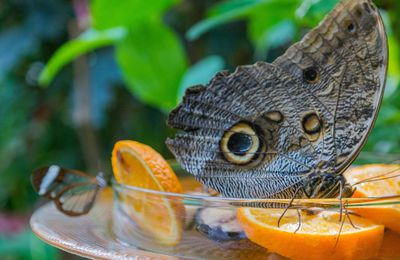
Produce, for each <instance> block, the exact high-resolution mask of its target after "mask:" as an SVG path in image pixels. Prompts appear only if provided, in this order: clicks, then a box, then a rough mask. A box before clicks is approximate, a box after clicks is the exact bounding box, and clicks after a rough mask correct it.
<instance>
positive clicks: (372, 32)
mask: <svg viewBox="0 0 400 260" xmlns="http://www.w3.org/2000/svg"><path fill="white" fill-rule="evenodd" d="M386 69H387V42H386V35H385V32H384V27H383V23H382V20H381V17H380V15H379V12H378V10H377V9H376V7H375V6H374V4H373V3H372V2H371V1H369V0H354V1H350V0H345V1H343V2H341V3H340V4H339V5H338V6H337V7H336V8H335V9H334V10H333V11H332V12H331V13H330V14H329V15H328V16H327V17H326V18H325V19H324V21H322V22H321V24H320V25H319V26H318V27H317V28H315V29H314V30H312V31H310V32H309V33H308V34H306V35H305V36H304V38H303V39H302V40H301V41H300V42H298V43H295V44H294V45H292V46H291V47H290V48H289V49H288V50H287V51H286V53H284V54H283V55H282V56H280V57H279V58H277V59H276V60H275V61H274V62H273V63H272V64H269V63H265V62H257V63H255V64H254V65H247V66H240V67H238V68H237V69H236V70H235V71H234V72H233V73H228V72H220V73H218V74H217V75H215V76H214V78H213V79H212V80H211V81H210V83H209V84H208V85H207V86H195V87H192V88H189V89H188V90H187V91H186V94H185V96H184V98H183V101H182V102H181V103H180V104H179V105H178V106H177V107H176V108H175V109H174V110H173V111H172V112H171V113H170V115H169V119H168V123H169V125H171V126H172V127H175V128H178V129H181V130H183V131H184V132H182V133H178V134H177V136H176V137H175V138H174V139H169V140H167V145H168V147H169V148H170V150H171V151H172V152H173V153H174V155H175V157H176V159H177V160H178V162H179V163H180V164H181V165H182V167H183V168H184V169H185V170H187V171H188V172H190V173H192V174H193V175H194V176H195V177H196V178H197V179H199V180H200V181H201V182H203V183H204V184H205V185H206V186H208V187H211V188H213V189H215V190H217V191H219V192H221V193H222V195H224V196H229V197H241V198H292V197H310V198H325V197H336V196H338V195H339V194H340V195H342V196H349V195H351V189H349V185H348V184H347V183H346V182H345V179H344V178H343V176H342V174H343V172H344V170H345V169H346V168H347V167H348V166H349V165H350V163H351V162H352V161H353V160H354V159H355V157H356V156H357V154H358V153H359V151H360V149H361V147H362V145H363V144H364V142H365V140H366V138H367V136H368V134H369V132H370V129H371V128H372V125H373V123H374V121H375V118H376V115H377V112H378V110H379V106H380V102H381V99H382V96H383V89H384V82H385V77H386Z"/></svg>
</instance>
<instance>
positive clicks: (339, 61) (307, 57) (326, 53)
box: [274, 0, 388, 173]
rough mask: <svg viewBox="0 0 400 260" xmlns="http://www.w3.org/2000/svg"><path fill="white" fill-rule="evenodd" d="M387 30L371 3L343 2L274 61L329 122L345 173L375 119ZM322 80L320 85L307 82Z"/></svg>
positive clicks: (335, 163) (329, 134)
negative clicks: (308, 77)
mask: <svg viewBox="0 0 400 260" xmlns="http://www.w3.org/2000/svg"><path fill="white" fill-rule="evenodd" d="M387 63H388V47H387V39H386V34H385V30H384V24H383V22H382V19H381V17H380V15H379V12H378V10H377V8H376V6H375V5H374V4H373V3H372V1H370V0H356V1H354V0H345V1H342V2H341V3H339V4H338V6H337V7H336V8H335V10H334V11H332V13H331V14H329V15H328V16H327V17H326V18H325V20H324V21H323V22H322V24H321V25H320V26H318V27H317V28H315V29H314V30H312V31H311V32H309V33H308V34H307V35H306V36H305V37H304V38H303V40H302V41H300V42H299V43H296V44H294V45H293V46H291V47H290V48H289V49H288V50H287V51H286V53H285V54H284V55H282V56H281V57H279V58H278V59H277V60H275V62H274V65H277V66H279V67H281V68H282V69H284V70H285V71H287V72H289V73H290V74H291V75H293V77H295V78H297V79H298V80H303V82H304V83H305V84H303V85H302V87H303V89H304V91H308V92H310V93H312V94H313V102H315V105H316V106H317V107H319V109H320V110H321V111H322V112H323V114H324V116H325V117H326V121H327V124H328V129H327V131H326V135H327V137H326V139H327V143H329V145H330V146H332V149H327V150H328V151H329V152H331V153H332V155H333V156H332V160H334V161H333V162H332V165H333V167H334V170H335V172H339V173H342V172H343V171H344V170H345V169H346V168H347V166H349V165H350V163H351V162H352V161H353V160H354V159H355V158H356V156H357V154H358V153H359V151H360V149H361V148H362V146H363V144H364V142H365V141H366V139H367V136H368V134H369V132H370V130H371V128H372V126H373V124H374V122H375V119H376V117H377V114H378V111H379V107H380V103H381V99H382V97H383V90H384V85H385V79H386V71H387ZM310 69H311V70H314V71H315V72H316V73H317V74H318V79H317V80H316V82H313V83H309V82H307V80H305V79H304V78H305V77H306V74H305V73H307V71H309V70H310Z"/></svg>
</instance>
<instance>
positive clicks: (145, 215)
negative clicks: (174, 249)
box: [112, 141, 184, 246]
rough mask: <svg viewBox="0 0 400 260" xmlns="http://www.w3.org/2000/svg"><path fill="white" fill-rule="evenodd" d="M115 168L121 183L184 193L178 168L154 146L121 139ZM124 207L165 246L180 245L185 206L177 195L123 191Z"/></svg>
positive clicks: (113, 157) (115, 157) (117, 146)
mask: <svg viewBox="0 0 400 260" xmlns="http://www.w3.org/2000/svg"><path fill="white" fill-rule="evenodd" d="M112 167H113V173H114V177H115V179H116V181H117V182H118V183H121V184H125V185H129V186H134V187H139V188H144V189H152V190H155V191H162V192H174V193H182V187H181V184H180V183H179V180H178V178H177V177H176V175H175V173H174V171H173V170H172V168H171V167H170V165H169V164H168V163H167V162H166V161H165V159H164V158H163V157H162V156H161V155H160V154H159V153H157V152H156V151H155V150H154V149H152V148H151V147H150V146H147V145H145V144H142V143H139V142H135V141H119V142H117V143H116V144H115V146H114V149H113V151H112ZM120 198H121V199H122V200H123V202H122V203H123V204H124V209H125V210H126V211H127V214H128V215H129V216H130V217H131V218H132V219H133V220H134V221H135V223H136V224H137V225H138V226H139V228H140V229H141V230H142V231H144V233H146V234H151V235H152V237H153V238H154V239H155V240H156V241H157V242H159V243H160V244H162V245H168V246H172V245H176V244H177V243H179V241H180V239H181V234H182V225H183V224H182V218H183V216H184V206H183V204H182V203H181V201H179V200H178V199H176V198H171V197H167V196H164V195H160V194H152V193H148V192H142V191H136V190H128V189H126V190H124V191H123V192H121V194H120Z"/></svg>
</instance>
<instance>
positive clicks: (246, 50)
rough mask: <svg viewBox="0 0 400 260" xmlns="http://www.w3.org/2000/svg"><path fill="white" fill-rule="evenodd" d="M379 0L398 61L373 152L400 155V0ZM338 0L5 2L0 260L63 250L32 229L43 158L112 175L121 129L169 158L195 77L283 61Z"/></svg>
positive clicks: (0, 39) (369, 152)
mask: <svg viewBox="0 0 400 260" xmlns="http://www.w3.org/2000/svg"><path fill="white" fill-rule="evenodd" d="M375 2H376V4H377V5H378V7H379V8H381V11H382V15H383V18H384V20H385V25H386V27H387V32H388V37H389V47H390V66H389V74H388V79H387V86H386V93H385V98H384V102H383V105H382V108H381V112H380V114H379V118H378V121H377V123H376V126H375V128H374V129H373V131H372V134H371V136H370V138H369V140H368V143H367V145H366V146H365V148H364V150H363V155H362V156H361V157H362V158H364V160H363V161H368V160H369V158H374V156H375V154H378V155H381V156H382V155H383V156H384V158H385V159H386V160H395V159H400V157H397V156H396V153H400V134H399V133H400V89H399V82H400V64H399V58H400V52H399V44H400V17H399V14H400V2H399V1H396V0H376V1H375ZM335 3H336V1H335V0H304V1H301V0H264V1H262V0H226V1H217V0H181V1H178V0H151V1H143V0H118V1H111V0H94V1H90V2H89V1H85V0H74V1H72V0H71V1H66V0H0V258H1V259H55V258H62V257H64V258H65V255H64V254H61V253H60V252H59V251H57V250H56V249H53V248H52V247H50V246H47V245H45V244H44V243H43V242H41V241H40V240H39V239H37V238H36V237H35V236H34V235H33V234H32V233H31V231H30V229H29V227H28V219H29V216H30V214H31V212H32V210H33V209H34V208H36V207H37V206H38V205H39V204H40V203H42V202H41V201H40V202H38V201H39V200H38V197H37V196H36V195H35V194H34V192H33V190H32V188H31V185H30V174H31V172H32V171H33V170H34V169H35V168H38V167H40V166H44V165H49V164H59V165H62V166H65V167H69V168H77V169H81V170H85V171H88V172H91V173H96V171H98V170H103V171H105V172H107V173H110V153H111V150H112V147H113V145H114V143H115V142H116V141H117V140H121V139H133V140H138V141H140V142H143V143H146V144H148V145H150V146H152V147H153V148H155V149H156V150H157V151H159V152H161V153H162V154H163V155H164V156H165V157H167V158H170V157H171V155H170V154H169V153H168V151H167V149H166V147H165V145H164V141H165V139H166V137H167V136H170V135H172V134H173V131H172V130H171V129H169V128H167V126H166V124H165V120H166V115H167V112H168V111H169V110H170V109H171V108H173V107H174V106H175V105H176V103H177V101H178V100H179V99H180V97H181V95H182V93H183V91H184V89H185V88H186V87H188V86H190V85H194V84H198V83H206V82H207V81H208V80H209V79H210V78H211V77H212V75H213V74H214V73H215V72H216V71H218V70H222V69H228V70H231V71H232V70H233V69H234V68H235V67H236V66H237V65H241V64H250V63H254V62H255V61H257V60H264V61H272V60H274V59H275V58H276V57H277V56H278V55H280V54H282V53H283V51H284V50H285V49H286V48H287V47H288V46H289V45H290V44H291V43H293V42H294V41H296V40H299V39H300V37H301V36H302V35H303V34H304V33H305V32H307V30H309V29H310V28H311V27H313V26H315V25H316V24H317V23H318V22H319V21H320V19H322V17H323V16H324V15H325V14H326V13H327V12H328V11H329V10H331V8H332V7H333V6H334V5H335ZM45 66H46V67H45ZM44 68H45V69H44Z"/></svg>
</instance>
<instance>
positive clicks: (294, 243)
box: [238, 208, 384, 259]
mask: <svg viewBox="0 0 400 260" xmlns="http://www.w3.org/2000/svg"><path fill="white" fill-rule="evenodd" d="M282 212H283V210H280V209H251V208H241V209H239V210H238V220H239V223H240V224H241V226H242V228H243V230H244V231H245V233H246V235H247V236H248V238H249V239H250V240H251V241H253V242H255V243H256V244H258V245H260V246H263V247H265V248H266V249H268V250H269V251H272V252H275V253H278V254H280V255H282V256H285V257H289V258H293V259H368V258H371V257H373V256H376V255H377V254H378V252H379V248H380V246H381V243H382V239H383V233H384V227H383V226H382V225H376V224H373V223H372V222H371V221H369V220H366V219H362V218H359V217H356V216H351V220H352V221H353V223H354V225H355V226H357V228H358V229H355V228H354V227H352V225H351V224H350V223H349V222H348V221H346V222H345V223H344V225H343V228H342V231H341V234H340V238H339V240H338V241H337V236H338V233H339V230H340V225H341V222H340V221H339V214H338V213H334V212H321V213H318V214H314V215H307V214H305V213H302V214H301V228H300V229H299V231H297V233H294V231H295V230H296V229H297V226H298V216H297V212H296V211H294V210H288V212H287V213H286V215H285V217H284V218H283V219H282V221H281V225H280V227H279V228H278V227H277V223H278V219H279V217H280V216H281V214H282ZM336 242H337V244H336Z"/></svg>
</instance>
